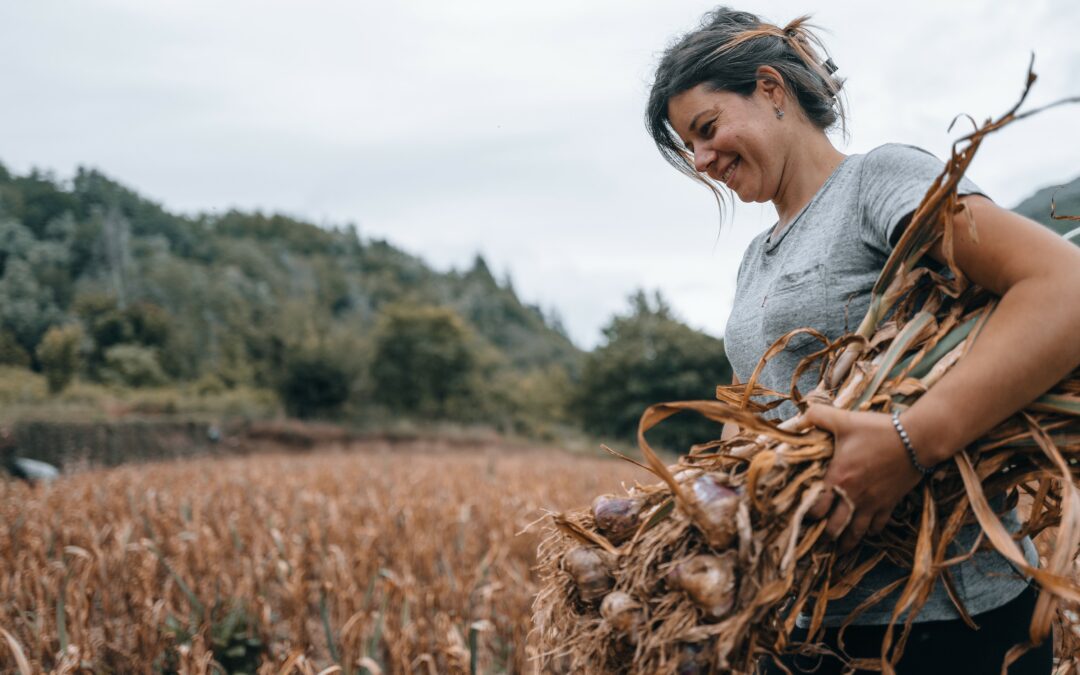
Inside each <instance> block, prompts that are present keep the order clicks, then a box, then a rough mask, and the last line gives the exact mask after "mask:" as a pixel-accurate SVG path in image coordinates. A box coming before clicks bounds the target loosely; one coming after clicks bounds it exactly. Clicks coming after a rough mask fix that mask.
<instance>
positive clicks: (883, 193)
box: [859, 143, 986, 255]
mask: <svg viewBox="0 0 1080 675" xmlns="http://www.w3.org/2000/svg"><path fill="white" fill-rule="evenodd" d="M944 166H945V164H944V163H943V162H942V161H941V160H940V159H938V158H937V157H935V156H934V155H932V154H930V153H929V152H927V151H925V150H923V149H921V148H917V147H915V146H912V145H903V144H900V143H889V144H887V145H883V146H881V147H878V148H875V149H874V150H871V151H870V152H868V153H867V154H866V158H865V160H864V162H863V169H862V176H861V177H860V184H859V202H860V208H861V210H862V219H861V220H862V228H861V235H862V238H863V240H864V241H865V242H866V243H867V244H868V245H869V246H871V247H872V248H874V249H877V250H879V251H881V252H882V253H884V254H886V255H888V254H889V253H890V252H891V251H892V249H893V242H894V241H895V240H896V239H898V238H899V236H898V235H899V234H900V233H899V232H898V231H897V229H896V228H897V225H899V224H900V222H901V221H903V220H904V219H905V217H907V216H909V215H911V214H912V213H914V211H915V209H917V208H918V207H919V203H920V202H922V199H923V197H924V196H925V195H926V191H927V190H928V189H929V188H930V185H931V184H932V183H933V182H934V179H935V178H937V177H938V176H939V175H940V174H941V170H942V168H944ZM957 192H958V194H961V195H969V194H980V195H983V196H986V193H985V192H983V191H982V190H981V189H980V188H979V186H977V185H976V184H975V183H973V182H972V181H971V180H969V179H967V178H966V177H965V178H961V179H960V183H959V185H958V186H957Z"/></svg>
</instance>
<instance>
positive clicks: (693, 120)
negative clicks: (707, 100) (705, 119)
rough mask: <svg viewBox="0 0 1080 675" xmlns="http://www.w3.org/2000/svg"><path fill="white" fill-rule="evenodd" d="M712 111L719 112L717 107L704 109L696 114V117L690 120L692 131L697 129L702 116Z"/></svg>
mask: <svg viewBox="0 0 1080 675" xmlns="http://www.w3.org/2000/svg"><path fill="white" fill-rule="evenodd" d="M711 112H717V109H716V108H709V109H708V110H702V111H701V112H699V113H698V114H696V115H694V118H693V119H692V120H690V131H695V130H696V127H697V123H698V120H699V119H701V118H702V116H704V115H707V114H709V113H711Z"/></svg>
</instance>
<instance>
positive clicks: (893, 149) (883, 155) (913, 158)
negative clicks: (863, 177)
mask: <svg viewBox="0 0 1080 675" xmlns="http://www.w3.org/2000/svg"><path fill="white" fill-rule="evenodd" d="M926 164H932V165H934V166H938V167H940V166H942V164H943V162H942V161H941V160H940V159H938V158H937V157H936V156H935V155H934V154H933V153H932V152H930V151H929V150H926V149H924V148H920V147H918V146H916V145H909V144H907V143H885V144H883V145H879V146H877V147H876V148H874V149H873V150H870V151H869V152H867V153H866V154H865V155H863V170H864V171H865V170H867V169H869V170H889V169H896V168H902V167H907V166H912V165H926Z"/></svg>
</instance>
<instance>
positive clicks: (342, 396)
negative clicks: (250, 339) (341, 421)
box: [278, 350, 352, 418]
mask: <svg viewBox="0 0 1080 675" xmlns="http://www.w3.org/2000/svg"><path fill="white" fill-rule="evenodd" d="M351 381H352V377H351V376H350V374H349V373H348V372H347V370H346V368H345V367H344V366H343V364H342V362H341V360H340V359H339V358H335V357H334V356H333V355H332V354H331V353H330V352H328V351H324V350H318V351H310V352H301V353H299V354H297V355H295V356H293V357H291V358H289V360H288V361H287V362H286V364H285V373H284V376H283V377H282V379H281V382H280V383H279V386H278V393H279V394H280V395H281V400H282V401H283V402H284V403H285V409H286V410H287V411H288V412H289V414H290V415H295V416H296V417H301V418H309V417H315V416H317V415H325V414H328V413H332V412H334V411H335V410H337V409H338V408H340V407H341V405H342V404H343V403H345V401H346V400H348V398H349V384H350V382H351Z"/></svg>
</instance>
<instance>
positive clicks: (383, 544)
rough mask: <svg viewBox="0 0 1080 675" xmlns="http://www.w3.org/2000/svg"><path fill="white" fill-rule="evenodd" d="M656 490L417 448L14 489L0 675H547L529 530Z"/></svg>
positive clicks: (614, 468)
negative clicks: (627, 493) (166, 674)
mask: <svg viewBox="0 0 1080 675" xmlns="http://www.w3.org/2000/svg"><path fill="white" fill-rule="evenodd" d="M642 474H643V472H642V471H641V470H640V469H636V468H634V467H632V466H630V465H629V464H627V463H625V462H620V461H617V460H608V459H604V458H600V457H597V458H581V457H578V456H574V455H570V454H567V453H565V452H562V451H559V450H544V449H531V450H515V449H507V448H497V447H495V446H491V447H488V448H486V449H474V450H460V449H454V450H452V449H447V448H445V447H440V446H439V445H438V444H432V443H427V444H424V443H419V444H413V445H411V446H408V447H401V446H400V445H394V446H391V445H389V444H368V445H359V446H354V447H350V448H344V447H339V448H337V449H333V448H331V449H328V450H322V451H319V452H316V453H302V454H295V453H294V454H284V453H277V454H267V455H252V456H246V457H233V458H218V459H191V460H185V461H174V462H160V463H151V464H141V465H130V466H123V467H120V468H116V469H111V470H94V471H85V472H81V473H77V474H74V475H71V476H67V477H64V478H63V479H61V480H59V481H58V482H56V483H54V484H52V485H48V486H39V487H37V488H31V487H28V486H26V485H24V484H22V483H15V482H11V481H4V482H0V518H2V519H3V522H4V523H5V527H3V528H2V529H0V570H2V572H0V628H2V629H4V631H5V632H4V633H0V636H2V638H3V639H0V645H2V646H0V671H3V672H8V671H10V670H16V671H17V670H18V669H19V668H20V666H21V667H23V668H26V669H27V670H28V671H30V672H38V671H41V670H45V671H54V672H78V671H79V670H80V669H89V670H93V671H96V672H110V671H111V672H148V671H177V672H186V673H196V672H215V669H217V667H216V666H215V665H214V662H215V661H216V662H218V663H220V664H222V666H224V670H227V671H228V672H239V671H245V670H246V671H247V672H255V671H256V670H258V672H272V673H279V672H282V673H283V672H303V673H318V672H328V673H329V672H343V673H364V672H370V673H379V672H395V673H399V672H404V673H414V672H415V673H464V672H470V669H474V672H529V656H530V653H529V650H528V648H527V646H526V636H527V633H528V630H529V616H530V609H529V607H530V602H531V596H532V594H533V593H534V591H535V588H536V582H535V579H534V575H533V572H532V569H531V568H532V566H533V565H534V563H535V550H536V545H537V543H538V539H539V528H537V527H534V528H532V529H531V530H529V531H527V532H525V533H522V530H525V529H526V528H527V526H528V525H529V524H530V523H532V522H533V521H536V520H537V519H538V518H541V517H542V516H543V515H544V513H545V509H551V510H557V509H563V508H568V507H571V506H577V505H580V504H582V503H587V502H588V501H589V500H591V498H592V497H593V496H595V495H596V494H598V493H600V492H602V491H614V490H616V489H618V488H619V483H620V481H621V480H633V478H635V477H637V478H639V479H640V478H643V476H642ZM260 664H261V667H260ZM335 666H338V667H339V668H340V670H339V669H338V668H335ZM221 671H222V669H217V672H221Z"/></svg>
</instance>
